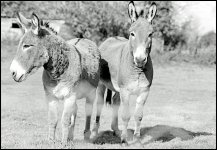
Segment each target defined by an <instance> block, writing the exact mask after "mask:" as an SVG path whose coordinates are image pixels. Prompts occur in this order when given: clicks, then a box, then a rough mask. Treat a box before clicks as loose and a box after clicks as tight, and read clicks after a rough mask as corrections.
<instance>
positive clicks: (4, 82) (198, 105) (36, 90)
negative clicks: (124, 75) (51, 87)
mask: <svg viewBox="0 0 217 150" xmlns="http://www.w3.org/2000/svg"><path fill="white" fill-rule="evenodd" d="M16 48H17V47H16V43H13V42H4V41H2V42H1V148H63V147H62V145H61V142H60V137H61V128H60V124H58V128H57V140H56V142H55V143H50V142H49V141H48V140H47V128H48V127H47V107H46V101H45V98H44V91H43V88H42V81H41V74H42V69H40V70H39V71H38V72H37V73H35V74H34V75H32V76H30V77H29V78H28V80H26V81H25V82H23V83H20V84H18V83H15V82H14V81H13V79H12V77H11V75H10V72H9V66H10V63H11V61H12V59H13V56H14V55H15V52H16ZM153 63H154V62H153ZM84 102H85V101H84V100H79V101H78V116H77V120H76V125H75V140H74V143H75V145H74V146H72V145H69V146H68V147H64V148H115V149H116V148H123V147H121V146H120V144H119V143H118V142H119V141H120V139H119V138H118V137H115V136H114V135H113V134H112V132H111V131H110V123H111V116H110V114H111V113H110V112H111V108H110V107H104V109H103V113H102V117H101V118H102V119H101V128H100V131H101V134H100V136H99V137H98V138H97V139H96V140H94V141H93V143H87V142H85V141H84V140H83V130H84V119H85V115H84ZM61 107H62V104H61V103H60V112H61ZM120 111H121V108H120ZM94 114H95V111H94ZM93 121H94V119H92V122H93ZM133 126H134V122H133V117H132V119H131V120H130V124H129V137H130V138H129V140H131V137H132V130H131V129H133ZM119 127H120V129H122V121H121V119H120V124H119ZM141 133H142V136H141V137H142V139H141V140H142V142H143V143H144V145H143V146H141V145H138V144H131V145H129V146H128V147H124V148H153V149H156V148H157V149H158V148H173V149H174V148H186V149H187V148H213V149H214V148H216V67H215V66H213V67H205V66H203V67H201V66H197V65H191V64H186V63H182V64H177V63H174V64H170V65H168V64H161V65H157V64H155V63H154V81H153V86H152V88H151V93H150V96H149V98H148V101H147V103H146V105H145V108H144V118H143V120H142V131H141Z"/></svg>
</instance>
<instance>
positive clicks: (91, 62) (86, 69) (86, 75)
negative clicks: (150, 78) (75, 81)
mask: <svg viewBox="0 0 217 150" xmlns="http://www.w3.org/2000/svg"><path fill="white" fill-rule="evenodd" d="M67 43H68V44H69V45H72V46H74V47H75V49H76V50H77V52H78V53H79V55H80V61H81V66H82V78H83V79H86V80H88V81H89V82H90V83H91V84H92V85H94V86H97V85H98V81H99V59H100V52H99V49H98V47H97V45H96V44H95V43H94V42H92V41H90V40H88V39H80V38H76V39H72V40H69V41H67Z"/></svg>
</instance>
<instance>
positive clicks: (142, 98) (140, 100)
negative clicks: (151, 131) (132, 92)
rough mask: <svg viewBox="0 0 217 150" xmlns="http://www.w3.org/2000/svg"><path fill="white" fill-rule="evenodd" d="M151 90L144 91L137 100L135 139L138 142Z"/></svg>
mask: <svg viewBox="0 0 217 150" xmlns="http://www.w3.org/2000/svg"><path fill="white" fill-rule="evenodd" d="M148 94H149V88H148V89H146V90H144V91H143V92H142V93H141V94H140V95H139V96H138V98H137V99H136V108H135V112H134V119H135V131H134V137H135V138H136V140H138V139H139V138H140V125H141V121H142V117H143V107H144V104H145V102H146V100H147V98H148Z"/></svg>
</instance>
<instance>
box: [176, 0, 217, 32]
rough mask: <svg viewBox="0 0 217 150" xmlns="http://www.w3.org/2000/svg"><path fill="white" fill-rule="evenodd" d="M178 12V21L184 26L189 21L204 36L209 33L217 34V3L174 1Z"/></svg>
mask: <svg viewBox="0 0 217 150" xmlns="http://www.w3.org/2000/svg"><path fill="white" fill-rule="evenodd" d="M173 3H174V6H175V8H176V10H177V12H178V14H177V16H176V20H177V22H178V23H179V24H182V23H183V22H184V21H186V20H188V19H192V20H193V26H194V27H193V28H194V29H195V30H196V31H197V32H198V34H200V35H203V34H205V33H207V32H209V31H214V32H215V33H216V2H215V1H176V2H175V1H174V2H173Z"/></svg>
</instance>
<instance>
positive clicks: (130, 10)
mask: <svg viewBox="0 0 217 150" xmlns="http://www.w3.org/2000/svg"><path fill="white" fill-rule="evenodd" d="M128 14H129V17H130V19H131V22H132V23H133V22H135V21H136V20H137V19H138V17H139V16H138V14H137V12H136V7H135V5H134V2H133V1H131V2H130V3H129V4H128Z"/></svg>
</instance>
